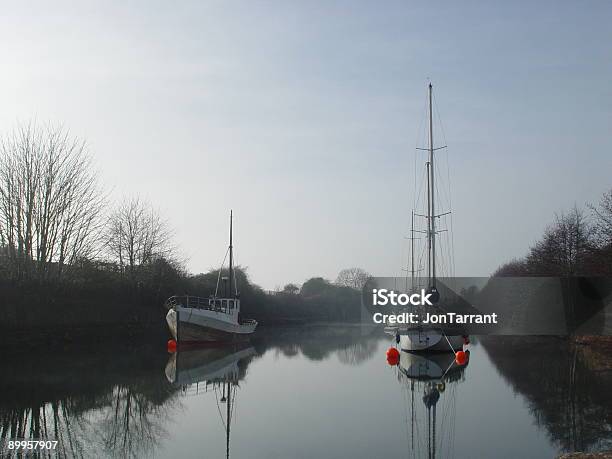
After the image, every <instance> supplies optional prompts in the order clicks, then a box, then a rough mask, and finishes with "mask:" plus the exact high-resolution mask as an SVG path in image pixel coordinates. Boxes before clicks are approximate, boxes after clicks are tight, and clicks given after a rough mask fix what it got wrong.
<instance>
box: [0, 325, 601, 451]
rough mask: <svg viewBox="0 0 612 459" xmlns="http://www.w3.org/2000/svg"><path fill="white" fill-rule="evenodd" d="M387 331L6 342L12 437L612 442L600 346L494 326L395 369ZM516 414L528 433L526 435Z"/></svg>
mask: <svg viewBox="0 0 612 459" xmlns="http://www.w3.org/2000/svg"><path fill="white" fill-rule="evenodd" d="M389 345H391V342H390V341H389V339H388V337H386V336H385V335H384V334H383V333H382V331H381V330H377V329H372V328H366V329H362V328H360V327H305V328H301V329H297V328H287V329H272V330H269V331H266V330H262V333H260V334H259V335H258V336H256V337H255V338H254V339H252V341H251V342H250V343H249V344H248V345H246V346H243V347H236V348H219V349H214V348H213V349H195V350H192V351H189V352H183V351H181V352H179V353H177V354H174V355H169V354H167V352H166V350H165V348H164V346H162V347H159V346H157V347H139V348H135V349H125V348H122V347H114V348H95V349H88V350H82V351H75V350H73V351H70V350H60V351H54V352H51V351H49V352H44V353H43V352H39V353H31V352H30V353H22V354H13V355H4V356H3V368H2V373H1V374H0V441H2V442H4V443H6V441H7V440H9V439H13V438H25V439H37V438H44V439H48V440H57V441H58V449H57V450H55V451H51V452H49V451H35V452H34V453H29V454H28V457H151V456H156V457H173V456H174V457H179V456H180V457H198V456H202V455H204V456H205V457H222V456H226V457H227V456H228V454H229V453H230V452H231V454H232V457H250V458H264V457H296V456H299V454H300V451H302V452H306V451H308V452H311V453H312V454H309V455H312V456H321V457H338V458H340V457H346V456H347V455H349V456H351V457H354V458H361V457H363V458H365V457H376V456H377V455H381V456H382V455H383V453H384V455H394V456H397V457H440V456H445V457H482V456H489V455H492V454H495V452H496V451H502V452H504V451H505V452H506V453H505V454H506V455H508V456H511V455H514V456H516V455H520V456H522V457H537V455H539V456H542V455H544V456H553V455H554V454H555V453H556V452H561V451H576V450H591V451H595V450H602V449H610V448H612V419H611V418H612V394H611V393H610V391H609V388H610V387H611V383H612V380H611V378H612V373H611V372H610V371H609V366H608V367H605V366H604V365H603V364H602V363H601V362H599V361H598V360H597V358H595V357H594V356H593V355H591V354H589V350H588V349H589V348H586V347H580V346H573V345H571V344H569V342H568V341H567V340H563V339H559V338H544V339H535V338H526V337H521V338H509V337H489V338H486V339H484V338H483V339H481V340H480V343H479V344H476V345H474V344H471V345H470V346H471V351H472V352H471V355H470V357H469V363H468V364H467V365H465V366H461V367H460V366H458V365H456V364H454V363H453V360H454V357H453V354H450V353H443V354H429V355H416V354H409V353H401V356H400V361H399V365H398V366H397V367H395V368H390V367H388V366H387V364H386V361H385V353H384V349H385V348H386V347H387V346H389ZM605 368H608V370H607V371H604V369H605ZM391 372H393V373H394V375H395V377H390V373H391ZM468 381H469V384H468V383H467V382H468ZM398 383H399V389H398ZM483 400H489V403H484V402H483ZM228 410H229V411H228ZM228 413H229V415H228ZM228 419H229V422H228ZM456 419H462V422H458V421H457V422H456ZM466 421H467V422H466ZM219 425H221V426H222V427H223V430H222V431H221V430H219V429H220V428H219ZM474 426H476V427H474ZM508 429H522V433H521V435H522V436H528V437H529V440H524V444H523V443H517V442H516V441H515V440H513V439H512V438H511V437H508V436H507V435H506V433H507V431H508ZM484 431H486V432H487V434H483V432H484ZM539 431H541V432H543V433H544V434H545V436H547V437H548V438H546V437H543V436H542V435H540V434H538V433H537V432H539ZM222 432H223V433H225V435H223V434H222ZM295 432H299V435H297V436H296V434H295ZM330 432H333V433H334V434H329V433H330ZM230 436H231V438H230ZM489 437H491V439H489ZM494 437H496V438H494ZM500 438H503V439H504V440H500ZM347 439H350V441H348V440H347ZM228 440H231V448H230V443H229V441H228ZM501 441H505V443H503V444H502V443H500V442H501ZM180 448H182V449H180ZM478 448H480V449H478ZM510 451H512V453H513V454H511V453H510ZM7 452H8V451H7V450H6V448H5V449H4V450H3V452H2V453H0V455H2V454H4V455H7ZM3 457H4V456H3ZM13 457H21V456H17V455H15V454H14V455H13Z"/></svg>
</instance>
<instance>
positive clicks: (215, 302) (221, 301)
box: [165, 295, 240, 314]
mask: <svg viewBox="0 0 612 459" xmlns="http://www.w3.org/2000/svg"><path fill="white" fill-rule="evenodd" d="M239 301H240V300H238V299H235V298H214V297H209V298H203V297H201V296H192V295H175V296H171V297H170V298H168V299H167V300H166V303H165V307H166V308H167V309H172V308H174V307H176V306H181V307H183V308H195V309H206V310H208V311H215V312H223V313H225V314H233V313H234V310H235V309H237V308H238V306H239Z"/></svg>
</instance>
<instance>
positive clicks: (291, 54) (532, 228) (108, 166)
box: [0, 0, 612, 289]
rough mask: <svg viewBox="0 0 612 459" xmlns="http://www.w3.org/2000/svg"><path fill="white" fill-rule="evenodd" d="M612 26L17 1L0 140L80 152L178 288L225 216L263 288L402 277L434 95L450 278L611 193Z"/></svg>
mask: <svg viewBox="0 0 612 459" xmlns="http://www.w3.org/2000/svg"><path fill="white" fill-rule="evenodd" d="M611 19H612V3H610V2H608V1H596V0H595V1H592V2H588V3H580V2H537V3H534V2H484V1H483V2H440V3H438V2H436V4H435V5H433V4H431V2H409V1H402V2H393V1H386V2H373V1H370V2H358V1H300V2H292V1H282V2H281V1H243V2H237V1H208V2H207V1H197V2H152V1H147V2H112V1H107V2H99V3H97V4H96V3H93V2H51V3H50V2H41V3H30V2H19V3H12V4H11V5H10V6H6V7H5V8H3V14H2V15H1V16H0V41H1V42H2V46H1V47H0V68H1V71H0V134H6V133H8V132H10V131H11V130H12V129H13V128H14V127H15V126H16V125H17V124H18V123H20V122H25V121H28V120H31V119H36V120H38V121H39V122H52V123H56V124H59V123H61V124H62V125H63V126H65V127H66V128H67V129H69V130H70V133H71V134H72V135H74V136H76V137H79V138H82V139H85V140H86V142H87V145H88V150H89V152H90V153H91V154H92V155H93V157H94V159H95V164H96V167H97V170H98V173H99V178H100V182H101V183H102V184H103V187H104V189H105V190H106V191H107V192H108V194H109V197H110V200H111V202H118V201H120V200H121V199H123V198H125V197H130V196H134V195H138V196H140V197H142V198H144V199H147V200H149V201H150V202H151V203H152V204H153V206H154V207H155V208H156V209H157V210H158V211H159V212H160V214H161V215H162V216H163V217H164V218H166V219H167V220H168V222H169V223H170V225H171V226H172V228H173V229H174V232H175V240H176V244H177V245H178V247H179V248H180V250H181V253H182V254H183V256H184V257H185V259H186V263H187V268H188V269H189V270H190V271H191V272H194V273H197V272H202V271H206V270H208V269H210V268H215V267H217V266H218V265H219V264H220V262H221V260H222V258H223V255H224V254H225V249H226V245H227V229H228V228H227V226H228V216H229V210H230V209H233V211H234V215H235V220H234V223H235V225H234V227H235V246H236V261H237V263H238V264H240V265H243V266H246V267H248V272H249V274H250V277H251V280H252V281H254V282H255V283H257V284H259V285H261V286H263V287H264V288H267V289H275V288H277V287H281V286H282V285H284V284H285V283H287V282H295V283H298V284H300V283H302V282H304V281H305V280H306V279H308V278H310V277H313V276H323V277H326V278H329V279H332V280H333V279H335V277H336V275H337V273H338V272H339V271H340V270H341V269H342V268H346V267H352V266H359V267H362V268H363V269H366V270H367V271H368V272H370V273H372V274H373V275H377V276H390V275H399V273H401V267H402V266H403V265H405V263H406V258H407V253H408V252H407V240H406V239H405V236H407V235H408V230H409V227H410V213H411V209H412V206H413V201H414V197H413V195H414V177H415V147H416V146H424V145H423V141H424V139H423V136H422V135H419V133H420V132H421V130H422V129H421V128H422V127H423V124H422V123H423V121H424V116H425V111H424V110H425V103H426V96H427V84H428V82H429V81H431V82H432V83H433V85H434V95H435V100H436V107H437V110H438V112H437V113H438V114H439V117H440V119H441V122H442V126H443V131H442V130H441V129H438V128H437V127H436V126H434V127H436V131H435V132H436V134H438V133H440V134H442V132H443V133H444V136H443V137H441V136H439V137H441V138H440V143H446V144H447V145H448V149H446V150H441V151H440V153H439V158H440V164H441V165H442V164H444V166H448V173H449V175H450V181H449V184H450V186H449V190H450V197H451V200H452V212H453V214H452V215H453V225H452V226H453V240H454V258H455V273H456V274H457V275H461V276H486V275H489V274H490V273H491V272H492V271H494V270H495V269H496V268H497V267H498V266H499V265H500V264H501V263H503V262H504V261H507V260H508V259H511V258H513V257H517V256H521V255H523V254H525V253H526V252H527V250H528V249H529V247H530V246H531V245H532V244H533V243H534V242H535V241H536V240H537V239H538V237H539V236H540V235H541V234H542V232H543V231H544V229H545V227H546V225H547V224H549V223H550V222H551V221H553V219H554V215H555V213H556V212H562V211H564V210H567V209H569V208H571V207H572V206H573V205H574V204H576V205H578V206H585V204H586V203H588V202H596V201H597V200H598V199H599V196H600V195H601V194H602V193H603V192H604V191H606V190H608V189H610V187H612V154H611V153H612V152H611V151H610V143H611V142H610V138H611V134H610V131H611V129H610V128H611V126H612V86H611V85H610V81H612V47H611V46H610V43H612V28H610V27H609V23H610V20H611ZM416 164H417V166H418V168H419V170H421V169H422V167H423V164H422V162H421V161H420V160H418V161H416ZM440 210H446V209H440Z"/></svg>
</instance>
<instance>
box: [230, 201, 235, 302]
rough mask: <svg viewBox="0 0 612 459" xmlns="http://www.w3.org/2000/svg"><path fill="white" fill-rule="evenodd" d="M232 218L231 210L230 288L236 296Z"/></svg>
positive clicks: (231, 293) (231, 296)
mask: <svg viewBox="0 0 612 459" xmlns="http://www.w3.org/2000/svg"><path fill="white" fill-rule="evenodd" d="M232 220H233V213H232V211H231V210H230V232H229V288H230V298H234V289H233V287H232V285H233V281H234V246H233V245H232Z"/></svg>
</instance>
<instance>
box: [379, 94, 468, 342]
mask: <svg viewBox="0 0 612 459" xmlns="http://www.w3.org/2000/svg"><path fill="white" fill-rule="evenodd" d="M432 93H433V87H432V85H431V84H429V94H428V96H429V113H428V114H429V145H428V148H418V149H419V150H426V151H427V152H428V158H427V161H426V163H425V166H426V183H427V189H426V193H427V194H426V196H427V198H426V206H427V210H426V212H425V214H423V215H421V214H418V213H416V212H414V210H413V211H412V227H411V235H410V237H409V238H408V239H410V241H411V267H410V268H409V267H407V268H406V271H407V274H408V273H410V274H411V278H412V286H411V291H412V292H415V291H417V290H418V289H419V288H420V287H421V286H420V285H416V284H415V274H416V273H417V272H419V271H420V269H416V268H415V265H414V259H415V253H414V252H415V248H414V241H415V239H418V238H416V237H415V233H424V235H425V236H426V239H427V240H426V243H427V246H426V252H427V275H426V278H425V279H426V283H427V284H426V288H425V290H426V291H427V293H428V294H430V295H431V297H430V298H431V301H432V302H433V303H434V306H433V307H431V306H428V308H433V310H436V312H443V311H444V306H445V305H444V303H445V301H446V299H444V298H441V292H440V291H439V289H438V287H439V285H438V279H437V272H436V237H437V236H438V234H439V233H441V232H443V231H446V230H445V229H442V230H440V229H438V228H437V225H436V220H437V219H440V218H441V217H443V216H445V215H448V214H450V212H444V213H441V214H436V193H435V191H436V186H435V184H434V179H435V177H436V174H435V162H434V160H435V154H434V153H435V151H436V150H439V149H440V148H445V146H443V147H438V148H436V147H434V138H433V106H432ZM415 215H416V216H419V217H423V218H425V219H426V222H427V227H426V229H425V230H422V231H418V230H415V229H414V217H415ZM431 310H432V309H430V311H431ZM424 312H425V311H424V310H421V311H420V315H421V317H422V316H423V313H424ZM387 332H388V333H391V334H394V335H395V339H396V342H397V343H398V344H399V346H400V348H401V349H402V350H403V351H409V352H418V351H432V352H454V351H458V350H461V349H462V348H463V345H464V344H465V343H467V342H468V338H467V336H465V335H463V334H462V333H460V331H458V330H456V329H455V330H450V329H442V328H436V327H427V326H415V327H394V328H392V329H391V330H387Z"/></svg>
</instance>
